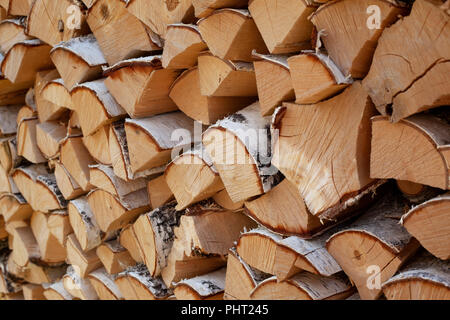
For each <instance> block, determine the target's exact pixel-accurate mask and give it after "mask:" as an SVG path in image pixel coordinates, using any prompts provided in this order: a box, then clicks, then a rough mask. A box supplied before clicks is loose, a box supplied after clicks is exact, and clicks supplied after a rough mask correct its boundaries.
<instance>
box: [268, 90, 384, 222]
mask: <svg viewBox="0 0 450 320" xmlns="http://www.w3.org/2000/svg"><path fill="white" fill-rule="evenodd" d="M337 109H339V112H336V110H337ZM374 114H375V109H374V107H373V105H372V103H371V102H370V99H369V97H368V96H367V94H366V93H365V91H364V89H363V88H362V86H361V83H360V82H355V83H354V84H353V85H352V86H350V87H349V88H347V89H346V90H345V91H344V92H343V93H341V94H340V95H338V96H336V97H334V98H332V99H329V100H326V101H323V102H320V103H318V104H314V105H296V104H288V103H285V104H284V106H283V107H282V108H281V109H279V110H278V111H277V114H276V116H274V119H273V123H272V126H273V127H274V128H275V129H279V130H280V131H279V138H278V139H277V140H276V141H275V151H274V155H273V159H272V163H273V164H274V165H275V166H276V167H277V168H278V169H279V170H280V171H281V172H282V173H283V174H284V175H285V177H286V178H287V179H288V180H289V181H291V182H292V183H293V184H294V185H295V186H296V187H297V189H298V191H299V193H300V195H301V196H302V197H303V200H304V201H305V204H306V208H308V210H309V211H310V212H311V214H313V215H315V216H319V218H324V217H327V218H328V219H330V218H332V219H334V218H336V217H337V216H339V215H340V214H343V212H345V211H347V213H348V211H352V207H355V206H356V207H358V204H359V203H360V202H363V201H362V198H364V195H365V194H366V195H367V193H373V190H372V191H371V190H370V189H371V188H376V185H375V186H374V185H373V180H372V179H370V178H369V150H370V117H371V116H372V115H374ZM324 134H325V135H324ZM319 149H320V150H321V151H318V150H319ZM300 177H301V178H300ZM350 199H353V200H350Z"/></svg>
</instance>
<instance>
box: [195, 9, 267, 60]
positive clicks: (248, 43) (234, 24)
mask: <svg viewBox="0 0 450 320" xmlns="http://www.w3.org/2000/svg"><path fill="white" fill-rule="evenodd" d="M197 24H198V27H199V30H200V34H201V35H202V38H203V40H204V41H205V42H206V44H207V45H208V47H209V50H210V51H211V52H212V54H214V55H215V56H218V57H220V58H222V59H226V60H240V61H252V58H251V55H252V50H256V51H257V52H259V53H268V51H267V47H266V45H265V44H264V41H263V39H262V37H261V34H260V33H259V31H258V29H257V27H256V24H255V22H254V21H253V18H252V17H251V16H250V13H249V12H248V10H236V9H220V10H216V11H214V12H213V14H211V15H210V16H208V17H206V18H204V19H201V20H200V21H199V22H198V23H197Z"/></svg>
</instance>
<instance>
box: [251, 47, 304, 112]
mask: <svg viewBox="0 0 450 320" xmlns="http://www.w3.org/2000/svg"><path fill="white" fill-rule="evenodd" d="M253 57H254V58H255V59H256V61H254V62H253V65H254V67H255V76H256V86H257V89H258V97H259V105H260V107H261V115H263V116H268V115H271V114H272V113H273V111H274V110H275V108H277V107H279V106H280V104H281V103H282V102H283V101H294V100H295V93H294V88H293V87H292V81H291V75H290V72H289V65H288V63H287V58H288V56H283V55H264V54H259V53H256V52H255V51H253Z"/></svg>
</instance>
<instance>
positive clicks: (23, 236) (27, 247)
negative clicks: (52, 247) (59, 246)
mask: <svg viewBox="0 0 450 320" xmlns="http://www.w3.org/2000/svg"><path fill="white" fill-rule="evenodd" d="M12 248H13V250H12V259H13V261H14V263H16V264H17V265H18V266H20V267H24V266H25V265H26V264H27V263H28V262H29V261H30V260H39V259H40V258H41V253H40V251H39V245H38V243H37V242H36V238H35V237H34V235H33V232H32V231H31V228H30V227H18V228H15V229H14V238H13V244H12Z"/></svg>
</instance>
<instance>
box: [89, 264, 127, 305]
mask: <svg viewBox="0 0 450 320" xmlns="http://www.w3.org/2000/svg"><path fill="white" fill-rule="evenodd" d="M88 278H89V282H90V283H91V285H92V287H93V288H94V290H95V292H96V293H97V296H98V298H99V300H123V297H122V293H121V292H120V291H119V288H118V287H117V285H116V283H115V282H114V278H115V277H114V276H111V275H109V274H108V273H107V272H106V271H105V269H103V268H100V269H97V270H95V271H92V272H91V273H90V274H89V275H88Z"/></svg>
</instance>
